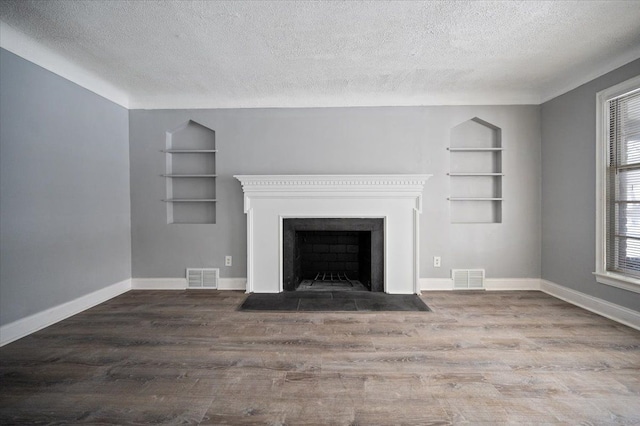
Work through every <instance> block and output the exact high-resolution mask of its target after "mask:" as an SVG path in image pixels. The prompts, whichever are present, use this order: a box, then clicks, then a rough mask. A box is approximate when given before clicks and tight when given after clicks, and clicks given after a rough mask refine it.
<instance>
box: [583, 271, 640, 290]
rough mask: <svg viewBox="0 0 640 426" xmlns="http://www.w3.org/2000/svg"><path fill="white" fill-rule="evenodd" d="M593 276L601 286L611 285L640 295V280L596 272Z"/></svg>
mask: <svg viewBox="0 0 640 426" xmlns="http://www.w3.org/2000/svg"><path fill="white" fill-rule="evenodd" d="M593 275H594V276H595V277H596V281H597V282H598V283H599V284H605V285H610V286H612V287H618V288H621V289H623V290H627V291H632V292H634V293H640V280H638V279H636V278H632V277H627V276H624V275H620V274H614V273H611V272H605V273H597V272H594V273H593Z"/></svg>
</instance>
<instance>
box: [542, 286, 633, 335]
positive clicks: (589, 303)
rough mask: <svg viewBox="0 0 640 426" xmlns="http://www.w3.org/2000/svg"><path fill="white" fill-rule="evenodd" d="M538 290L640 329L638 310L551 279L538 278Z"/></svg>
mask: <svg viewBox="0 0 640 426" xmlns="http://www.w3.org/2000/svg"><path fill="white" fill-rule="evenodd" d="M540 290H541V291H543V292H545V293H547V294H549V295H551V296H553V297H556V298H558V299H561V300H564V301H565V302H569V303H571V304H572V305H576V306H578V307H580V308H583V309H586V310H588V311H591V312H593V313H596V314H598V315H601V316H603V317H605V318H609V319H611V320H613V321H616V322H619V323H621V324H624V325H627V326H629V327H631V328H635V329H636V330H640V312H637V311H633V310H631V309H629V308H625V307H624V306H620V305H616V304H615V303H611V302H607V301H606V300H603V299H600V298H597V297H593V296H590V295H588V294H585V293H581V292H579V291H575V290H572V289H570V288H567V287H564V286H561V285H558V284H555V283H553V282H551V281H547V280H540Z"/></svg>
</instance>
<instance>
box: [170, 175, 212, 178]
mask: <svg viewBox="0 0 640 426" xmlns="http://www.w3.org/2000/svg"><path fill="white" fill-rule="evenodd" d="M162 176H164V177H169V178H214V177H217V176H218V175H205V174H184V175H162Z"/></svg>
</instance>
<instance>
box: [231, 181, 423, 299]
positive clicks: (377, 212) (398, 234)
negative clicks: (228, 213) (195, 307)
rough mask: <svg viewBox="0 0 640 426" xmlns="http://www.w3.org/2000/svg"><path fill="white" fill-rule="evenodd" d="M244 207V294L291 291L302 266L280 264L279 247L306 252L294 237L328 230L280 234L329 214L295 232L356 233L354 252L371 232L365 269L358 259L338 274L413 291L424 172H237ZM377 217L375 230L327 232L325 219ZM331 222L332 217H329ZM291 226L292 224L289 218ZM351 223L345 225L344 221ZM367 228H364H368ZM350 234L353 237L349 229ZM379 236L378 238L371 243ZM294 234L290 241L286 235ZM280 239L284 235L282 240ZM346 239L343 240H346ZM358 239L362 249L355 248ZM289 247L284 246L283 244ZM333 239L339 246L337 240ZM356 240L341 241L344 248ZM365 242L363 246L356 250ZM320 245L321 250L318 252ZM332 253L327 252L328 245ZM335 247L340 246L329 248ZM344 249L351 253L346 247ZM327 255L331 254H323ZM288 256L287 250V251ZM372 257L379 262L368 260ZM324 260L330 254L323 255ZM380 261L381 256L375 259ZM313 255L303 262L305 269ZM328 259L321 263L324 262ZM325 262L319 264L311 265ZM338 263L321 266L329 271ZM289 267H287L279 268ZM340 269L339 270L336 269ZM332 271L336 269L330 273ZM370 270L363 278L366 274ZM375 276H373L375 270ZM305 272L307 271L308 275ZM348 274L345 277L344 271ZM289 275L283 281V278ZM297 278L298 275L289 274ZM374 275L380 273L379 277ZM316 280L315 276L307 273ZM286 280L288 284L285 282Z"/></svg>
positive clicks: (392, 289) (416, 286) (396, 290)
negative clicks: (355, 275) (298, 222)
mask: <svg viewBox="0 0 640 426" xmlns="http://www.w3.org/2000/svg"><path fill="white" fill-rule="evenodd" d="M235 177H236V178H237V179H238V180H239V181H240V183H241V184H242V190H243V192H244V211H245V213H246V215H247V292H248V293H280V292H283V291H287V290H290V289H291V288H292V287H293V288H295V286H296V285H297V284H296V280H297V279H300V277H302V276H304V275H305V274H308V275H310V274H313V273H314V272H315V273H316V275H317V273H319V272H329V273H331V272H332V270H328V271H315V269H318V268H313V270H312V271H311V272H308V271H306V270H305V271H304V272H303V265H302V263H300V265H299V266H295V265H293V264H292V266H287V265H288V263H287V262H285V261H284V258H285V255H286V252H287V251H289V252H290V254H291V250H294V252H293V253H294V254H295V251H296V250H298V251H301V250H309V248H308V246H307V247H306V248H303V245H299V246H298V248H295V249H294V248H291V247H294V245H295V244H294V243H295V239H296V238H298V239H302V240H304V239H305V238H306V240H307V241H309V239H314V238H324V237H329V235H327V234H325V235H321V234H301V235H300V236H298V237H295V236H293V237H292V236H291V234H290V233H289V236H287V235H288V234H287V231H285V228H286V227H287V226H288V225H286V224H287V223H289V222H288V220H290V219H294V220H300V219H313V220H317V219H328V220H329V222H326V223H325V224H324V225H323V229H306V230H303V229H300V231H302V232H324V231H331V232H346V233H347V234H342V235H333V236H331V237H332V238H333V237H336V236H337V237H338V241H340V237H344V238H347V239H349V238H350V239H352V241H353V238H355V237H356V236H357V238H358V253H360V252H367V251H368V250H369V249H367V248H366V247H367V246H366V244H367V243H366V240H367V238H368V237H367V236H365V235H366V234H360V233H361V232H366V233H370V234H371V266H370V268H369V267H366V265H365V266H363V262H365V263H366V262H367V260H366V259H365V260H362V261H361V260H358V266H357V268H355V265H350V267H352V268H355V269H349V268H348V267H347V265H345V268H346V271H345V270H341V271H339V272H340V273H345V272H349V273H353V272H350V271H355V270H356V269H357V270H358V278H359V281H365V282H370V283H371V284H370V285H371V290H372V291H384V292H386V293H390V294H411V293H419V292H420V286H419V277H420V275H419V259H420V256H419V248H420V232H419V231H420V213H421V212H422V191H423V188H424V184H425V182H426V180H427V179H428V178H429V177H430V175H239V176H235ZM365 219H366V220H377V221H378V222H379V223H380V224H381V225H380V226H381V228H376V229H375V230H374V229H351V228H347V229H326V226H325V225H326V224H327V223H330V222H331V223H347V222H349V221H351V220H365ZM332 221H333V222H332ZM294 223H295V222H294ZM348 226H351V225H348ZM367 226H368V225H367ZM354 233H355V234H354ZM376 235H379V236H380V239H381V241H380V243H379V244H376V243H374V240H375V239H376V238H377V237H376ZM292 239H293V240H292ZM286 240H290V241H289V243H287V242H286ZM345 241H346V240H345ZM360 242H362V244H363V245H362V246H361V245H360ZM289 244H291V245H289ZM338 244H339V243H338ZM351 245H355V244H347V246H351ZM363 247H364V248H363ZM323 249H324V248H322V247H320V248H319V251H322V250H323ZM329 250H331V249H329ZM335 250H342V249H341V248H334V251H335ZM351 250H355V249H354V248H351ZM329 254H330V252H329ZM292 256H293V255H292ZM376 256H377V259H378V260H374V257H376ZM327 258H329V257H327ZM379 259H381V260H379ZM313 262H314V260H307V261H306V263H307V266H308V265H309V264H312V263H313ZM327 262H328V261H327ZM316 266H325V265H316ZM336 266H338V265H332V266H331V268H329V264H327V265H326V267H327V269H332V268H333V267H336ZM286 268H289V271H285V269H286ZM296 268H297V269H296ZM338 269H339V268H338ZM333 272H334V273H337V272H336V271H333ZM369 273H370V274H371V277H368V276H367V274H369ZM377 274H379V275H377ZM308 275H307V276H308ZM347 276H349V274H347ZM286 277H290V278H286ZM296 277H297V278H296ZM378 277H379V278H378ZM314 278H315V276H314ZM292 282H293V284H291V283H292Z"/></svg>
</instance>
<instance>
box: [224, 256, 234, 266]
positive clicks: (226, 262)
mask: <svg viewBox="0 0 640 426" xmlns="http://www.w3.org/2000/svg"><path fill="white" fill-rule="evenodd" d="M232 263H233V259H232V257H231V256H225V257H224V266H231V265H232Z"/></svg>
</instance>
